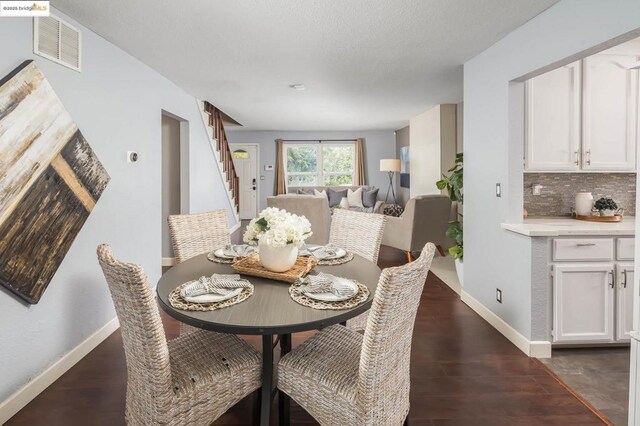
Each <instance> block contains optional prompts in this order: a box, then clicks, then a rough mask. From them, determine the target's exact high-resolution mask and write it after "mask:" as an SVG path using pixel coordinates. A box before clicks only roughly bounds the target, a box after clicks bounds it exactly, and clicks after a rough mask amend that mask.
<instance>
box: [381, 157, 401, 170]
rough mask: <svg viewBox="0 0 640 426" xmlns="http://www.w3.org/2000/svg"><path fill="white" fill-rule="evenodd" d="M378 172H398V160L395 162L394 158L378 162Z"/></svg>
mask: <svg viewBox="0 0 640 426" xmlns="http://www.w3.org/2000/svg"><path fill="white" fill-rule="evenodd" d="M380 171H381V172H399V171H400V160H396V159H395V158H390V159H386V160H380Z"/></svg>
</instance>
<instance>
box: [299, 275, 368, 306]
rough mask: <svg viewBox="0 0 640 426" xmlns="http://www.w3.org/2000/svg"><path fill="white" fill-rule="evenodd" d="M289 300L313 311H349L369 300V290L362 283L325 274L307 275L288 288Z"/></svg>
mask: <svg viewBox="0 0 640 426" xmlns="http://www.w3.org/2000/svg"><path fill="white" fill-rule="evenodd" d="M289 295H290V296H291V298H292V299H293V300H294V301H295V302H297V303H299V304H301V305H303V306H307V307H310V308H314V309H332V310H339V309H350V308H354V307H356V306H358V305H360V304H362V303H364V302H366V301H367V299H368V298H369V289H368V288H367V286H365V285H364V284H362V283H359V282H357V281H356V280H352V279H349V278H343V277H338V276H335V275H332V274H328V273H325V272H320V273H318V274H315V275H307V276H306V277H304V278H300V279H298V281H297V282H296V283H294V284H293V285H291V286H290V287H289Z"/></svg>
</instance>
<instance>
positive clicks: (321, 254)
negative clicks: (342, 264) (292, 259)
mask: <svg viewBox="0 0 640 426" xmlns="http://www.w3.org/2000/svg"><path fill="white" fill-rule="evenodd" d="M337 251H338V247H336V246H334V245H333V244H331V243H329V244H327V245H326V246H318V247H307V248H306V249H304V250H303V251H302V253H301V256H313V257H315V258H316V259H320V260H322V259H327V258H331V257H335V256H336V254H337Z"/></svg>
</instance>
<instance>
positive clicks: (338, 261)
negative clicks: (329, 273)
mask: <svg viewBox="0 0 640 426" xmlns="http://www.w3.org/2000/svg"><path fill="white" fill-rule="evenodd" d="M352 260H353V253H351V252H350V251H348V252H347V254H345V255H344V256H342V257H339V258H337V259H318V265H324V266H335V265H342V264H343V263H347V262H351V261H352Z"/></svg>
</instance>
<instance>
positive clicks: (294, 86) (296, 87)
mask: <svg viewBox="0 0 640 426" xmlns="http://www.w3.org/2000/svg"><path fill="white" fill-rule="evenodd" d="M289 87H291V88H292V89H293V90H304V89H306V87H304V84H301V83H296V84H290V85H289Z"/></svg>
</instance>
